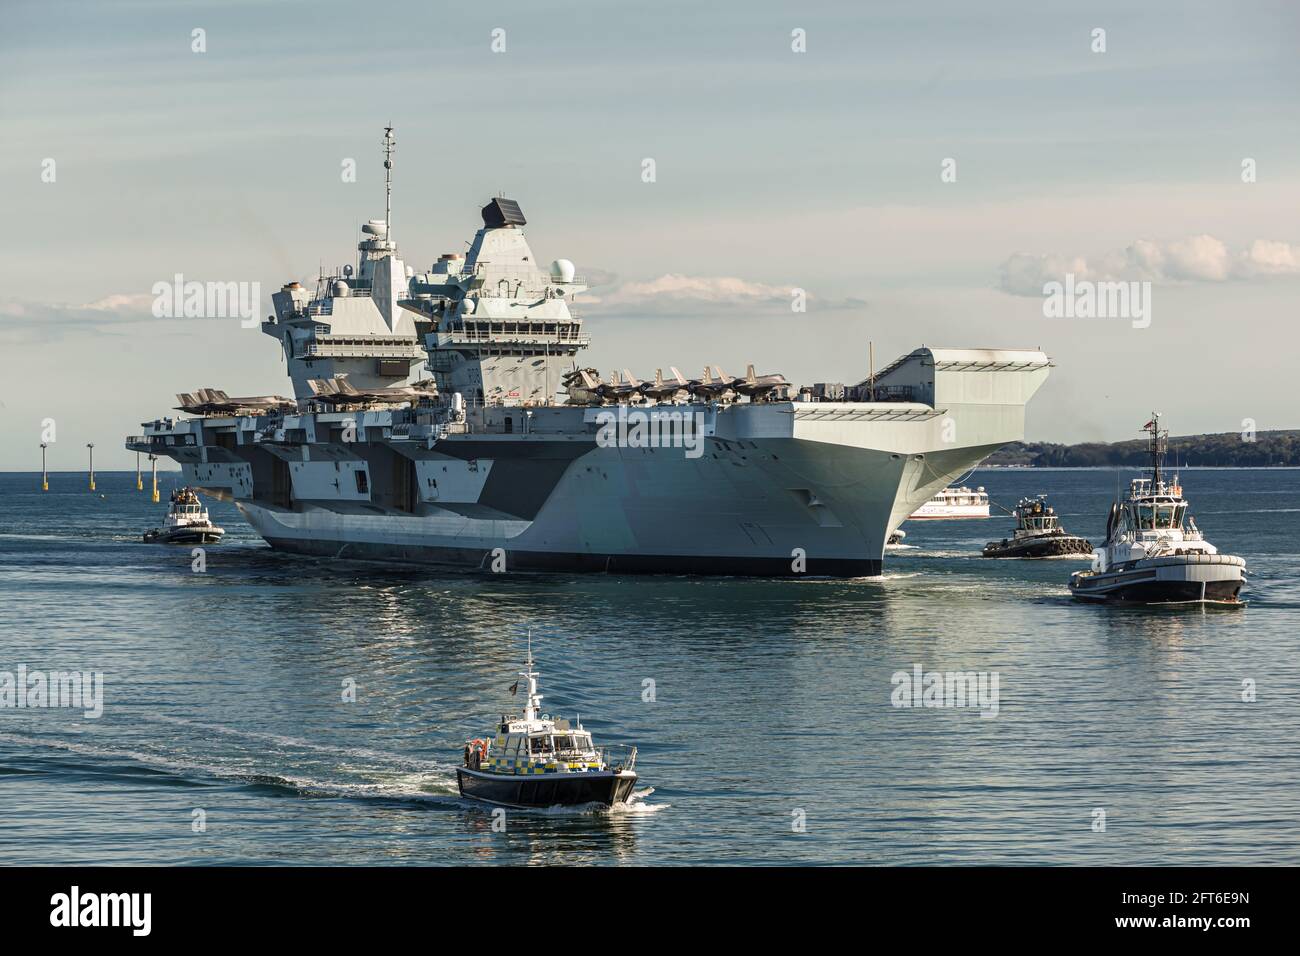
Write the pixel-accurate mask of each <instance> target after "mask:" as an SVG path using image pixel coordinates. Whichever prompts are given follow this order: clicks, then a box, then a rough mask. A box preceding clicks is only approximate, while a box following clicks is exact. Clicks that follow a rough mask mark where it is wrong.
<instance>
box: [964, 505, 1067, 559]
mask: <svg viewBox="0 0 1300 956" xmlns="http://www.w3.org/2000/svg"><path fill="white" fill-rule="evenodd" d="M1012 516H1013V517H1014V518H1015V519H1016V527H1015V530H1014V531H1012V532H1011V537H1010V538H1003V539H1002V540H1001V541H990V542H989V543H988V544H986V545H984V557H986V558H1056V557H1060V556H1062V555H1067V554H1092V544H1091V543H1090V542H1089V541H1088V540H1087V539H1086V538H1080V537H1079V536H1078V535H1075V534H1066V533H1065V529H1064V528H1062V527H1061V519H1060V518H1058V517H1057V516H1056V512H1055V511H1054V510H1053V509H1052V508H1049V507H1048V506H1047V497H1046V496H1045V495H1038V496H1037V497H1035V498H1021V499H1020V503H1019V504H1018V505H1016V510H1015V511H1013V512H1012Z"/></svg>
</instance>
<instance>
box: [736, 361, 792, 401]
mask: <svg viewBox="0 0 1300 956" xmlns="http://www.w3.org/2000/svg"><path fill="white" fill-rule="evenodd" d="M731 387H732V388H733V389H735V390H736V391H737V392H739V393H740V394H741V395H745V396H747V397H748V398H749V400H750V401H751V402H762V401H765V400H767V399H768V398H769V397H770V396H771V394H772V392H774V391H776V390H777V389H786V388H789V387H790V383H789V382H788V381H786V378H785V376H784V375H782V374H780V373H779V372H778V373H777V374H776V375H755V374H754V366H752V365H750V366H749V367H748V368H747V369H746V371H745V377H744V378H738V379H736V380H735V381H733V382H732V383H731Z"/></svg>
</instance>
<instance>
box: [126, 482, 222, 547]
mask: <svg viewBox="0 0 1300 956" xmlns="http://www.w3.org/2000/svg"><path fill="white" fill-rule="evenodd" d="M225 533H226V532H225V529H224V528H218V527H217V526H216V525H214V524H213V523H212V521H211V520H210V519H209V518H208V509H207V508H205V507H203V503H202V502H200V501H199V496H198V495H197V494H195V493H194V490H193V489H191V488H181V489H180V490H179V491H173V492H172V500H171V508H170V509H169V510H168V512H167V517H166V518H164V519H163V523H162V527H161V528H154V529H153V530H152V531H146V532H145V533H144V540H145V541H146V542H150V543H158V544H213V543H215V542H217V541H220V540H221V536H222V535H223V534H225Z"/></svg>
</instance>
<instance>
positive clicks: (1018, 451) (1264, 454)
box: [986, 430, 1300, 468]
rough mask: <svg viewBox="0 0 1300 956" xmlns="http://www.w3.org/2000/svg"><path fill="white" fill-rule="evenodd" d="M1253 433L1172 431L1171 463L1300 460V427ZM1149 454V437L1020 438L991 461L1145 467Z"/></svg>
mask: <svg viewBox="0 0 1300 956" xmlns="http://www.w3.org/2000/svg"><path fill="white" fill-rule="evenodd" d="M1253 437H1254V441H1247V440H1246V439H1245V438H1243V436H1242V435H1241V433H1239V432H1228V433H1226V434H1223V435H1187V436H1184V437H1181V438H1172V437H1171V438H1170V439H1169V454H1168V456H1167V457H1166V461H1167V463H1168V464H1171V465H1185V466H1193V465H1201V466H1209V467H1221V468H1234V467H1235V468H1250V467H1265V466H1278V465H1293V466H1300V430H1292V431H1271V432H1258V433H1257V434H1255V435H1254V436H1253ZM1148 454H1149V453H1148V451H1147V441H1146V439H1145V438H1138V439H1134V440H1132V441H1121V442H1111V443H1106V442H1083V443H1082V444H1078V445H1057V444H1053V443H1051V442H1016V443H1015V444H1013V445H1007V446H1006V447H1005V448H1002V449H1001V450H999V451H996V452H994V453H993V455H992V456H990V458H989V460H988V461H987V462H986V464H990V465H1028V466H1030V467H1032V468H1099V467H1107V466H1129V467H1134V468H1140V467H1142V466H1143V465H1146V464H1147V463H1148V462H1149V461H1150V458H1149V457H1148Z"/></svg>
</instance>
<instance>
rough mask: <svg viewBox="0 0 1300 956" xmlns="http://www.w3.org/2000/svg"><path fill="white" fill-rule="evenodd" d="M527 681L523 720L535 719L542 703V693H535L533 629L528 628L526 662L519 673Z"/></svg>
mask: <svg viewBox="0 0 1300 956" xmlns="http://www.w3.org/2000/svg"><path fill="white" fill-rule="evenodd" d="M519 676H520V677H522V678H523V679H524V680H526V681H527V682H528V699H527V703H525V704H524V720H536V719H537V714H538V712H539V709H540V708H541V705H542V695H541V694H539V693H537V671H535V670H533V629H532V628H531V627H530V628H529V629H528V664H527V666H526V667H525V669H524V670H523V671H522V672H521V673H520V674H519Z"/></svg>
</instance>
